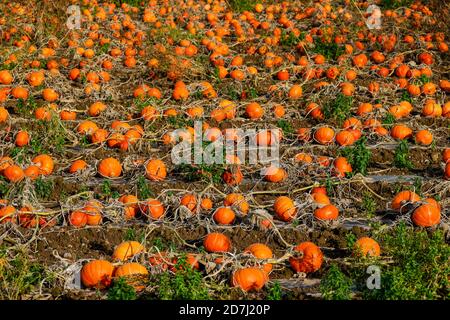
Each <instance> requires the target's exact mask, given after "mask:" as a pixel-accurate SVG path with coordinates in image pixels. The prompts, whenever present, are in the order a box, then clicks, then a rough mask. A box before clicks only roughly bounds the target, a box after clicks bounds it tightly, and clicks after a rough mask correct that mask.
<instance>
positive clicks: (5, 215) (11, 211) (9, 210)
mask: <svg viewBox="0 0 450 320" xmlns="http://www.w3.org/2000/svg"><path fill="white" fill-rule="evenodd" d="M16 213H17V211H16V208H14V207H13V206H4V207H3V208H0V223H7V222H13V223H14V222H15V221H16Z"/></svg>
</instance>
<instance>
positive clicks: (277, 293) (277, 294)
mask: <svg viewBox="0 0 450 320" xmlns="http://www.w3.org/2000/svg"><path fill="white" fill-rule="evenodd" d="M268 291H269V292H268V294H267V297H266V299H267V300H281V299H282V297H283V291H282V290H281V286H280V283H279V282H278V281H275V282H274V283H273V285H271V286H270V287H269V290H268Z"/></svg>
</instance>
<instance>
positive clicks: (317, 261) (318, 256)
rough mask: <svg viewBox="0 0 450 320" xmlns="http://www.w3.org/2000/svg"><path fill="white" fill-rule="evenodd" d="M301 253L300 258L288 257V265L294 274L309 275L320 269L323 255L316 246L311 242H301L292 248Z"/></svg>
mask: <svg viewBox="0 0 450 320" xmlns="http://www.w3.org/2000/svg"><path fill="white" fill-rule="evenodd" d="M294 251H297V252H301V253H302V254H303V256H302V257H301V258H297V257H290V258H289V263H290V265H291V268H292V269H293V270H294V271H295V272H305V273H311V272H315V271H317V270H319V269H320V267H321V266H322V262H323V253H322V251H321V250H320V248H319V247H318V246H316V245H315V244H314V243H312V242H302V243H300V244H299V245H297V246H296V247H295V248H294Z"/></svg>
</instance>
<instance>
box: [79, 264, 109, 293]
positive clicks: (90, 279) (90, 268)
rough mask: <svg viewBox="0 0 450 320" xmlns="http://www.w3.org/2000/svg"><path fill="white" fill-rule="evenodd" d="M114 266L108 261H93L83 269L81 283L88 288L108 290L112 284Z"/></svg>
mask: <svg viewBox="0 0 450 320" xmlns="http://www.w3.org/2000/svg"><path fill="white" fill-rule="evenodd" d="M113 271H114V266H113V265H112V264H111V263H110V262H109V261H106V260H93V261H90V262H88V263H86V264H85V265H84V266H83V268H82V269H81V273H80V277H81V282H82V283H83V285H84V286H85V287H88V288H98V289H103V288H107V287H109V286H110V284H111V277H112V274H113Z"/></svg>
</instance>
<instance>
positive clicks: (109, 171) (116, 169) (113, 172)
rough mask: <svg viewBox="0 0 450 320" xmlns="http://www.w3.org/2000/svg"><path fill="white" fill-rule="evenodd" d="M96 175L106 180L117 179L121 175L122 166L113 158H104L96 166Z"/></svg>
mask: <svg viewBox="0 0 450 320" xmlns="http://www.w3.org/2000/svg"><path fill="white" fill-rule="evenodd" d="M97 169H98V173H99V174H100V175H101V176H103V177H107V178H117V177H119V176H120V175H121V173H122V165H121V164H120V162H119V160H117V159H115V158H106V159H103V160H102V161H100V163H99V164H98V168H97Z"/></svg>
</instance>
